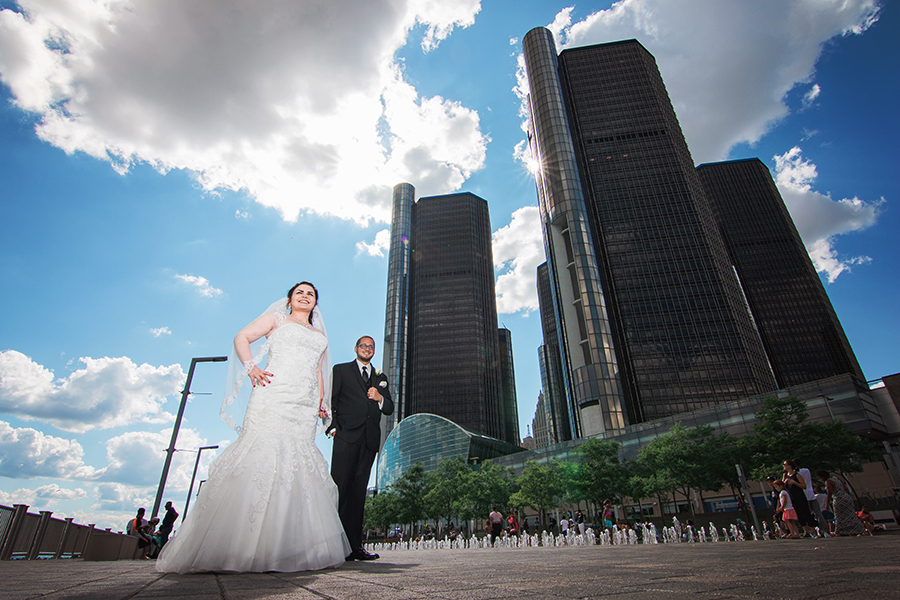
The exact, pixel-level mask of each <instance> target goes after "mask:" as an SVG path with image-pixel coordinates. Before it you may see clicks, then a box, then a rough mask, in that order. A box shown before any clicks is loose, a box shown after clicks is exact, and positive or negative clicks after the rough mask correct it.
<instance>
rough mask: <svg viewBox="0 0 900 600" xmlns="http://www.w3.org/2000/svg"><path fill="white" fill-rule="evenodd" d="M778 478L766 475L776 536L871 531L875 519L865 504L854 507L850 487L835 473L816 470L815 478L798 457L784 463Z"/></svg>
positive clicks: (827, 535) (789, 536) (855, 533)
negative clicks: (857, 510) (857, 508)
mask: <svg viewBox="0 0 900 600" xmlns="http://www.w3.org/2000/svg"><path fill="white" fill-rule="evenodd" d="M783 469H784V474H783V475H782V477H781V479H776V478H774V477H769V478H768V483H769V485H770V486H771V488H772V507H773V508H774V509H775V521H774V526H775V532H776V534H777V535H779V537H785V538H788V539H799V538H801V537H817V536H820V535H821V536H823V537H830V536H832V535H873V534H874V532H875V531H876V527H877V526H876V525H875V519H874V518H873V517H872V515H871V514H870V513H869V510H868V508H866V507H863V508H862V510H861V511H859V512H858V513H857V512H856V510H855V509H854V502H853V496H852V494H851V492H852V489H851V488H850V484H849V483H847V481H846V479H844V478H843V477H841V476H840V475H839V474H837V473H829V472H828V471H824V470H818V471H816V478H817V479H818V483H816V482H814V480H813V475H812V473H811V472H810V470H809V469H806V468H801V467H800V466H799V463H798V461H797V460H793V459H788V460H785V461H784V463H783Z"/></svg>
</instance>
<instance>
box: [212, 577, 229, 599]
mask: <svg viewBox="0 0 900 600" xmlns="http://www.w3.org/2000/svg"><path fill="white" fill-rule="evenodd" d="M213 575H215V577H216V586H217V587H218V588H219V597H220V598H226V599H227V598H228V596H226V595H225V586H224V585H222V577H221V576H220V575H219V574H218V573H213Z"/></svg>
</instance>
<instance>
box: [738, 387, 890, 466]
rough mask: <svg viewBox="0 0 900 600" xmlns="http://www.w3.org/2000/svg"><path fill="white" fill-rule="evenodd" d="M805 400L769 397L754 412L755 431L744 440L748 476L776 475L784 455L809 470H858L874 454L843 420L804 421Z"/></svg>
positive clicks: (867, 443)
mask: <svg viewBox="0 0 900 600" xmlns="http://www.w3.org/2000/svg"><path fill="white" fill-rule="evenodd" d="M808 416H809V412H808V411H807V410H806V402H804V401H803V400H801V399H800V398H798V397H796V396H791V397H790V398H776V397H769V398H766V399H765V400H764V401H763V406H762V408H760V409H759V410H758V411H757V412H756V418H757V423H756V424H755V425H754V426H753V431H754V432H755V435H754V436H752V437H749V436H748V438H749V439H747V440H746V441H745V442H744V445H745V447H746V448H747V449H748V452H749V461H748V462H749V464H750V466H751V477H753V478H754V479H765V478H766V477H768V476H770V475H771V476H775V477H778V476H780V474H781V472H782V467H781V465H782V464H783V463H784V461H785V460H786V459H797V460H798V461H799V462H800V464H801V466H806V467H808V468H810V470H812V471H815V470H816V469H826V470H835V471H842V472H843V471H850V472H855V471H861V470H862V465H863V463H865V462H867V461H868V460H870V459H872V458H873V457H875V456H877V455H878V451H877V449H876V448H875V446H874V444H873V443H872V442H870V441H868V440H865V439H862V438H860V437H859V436H858V435H857V434H855V433H853V432H852V431H850V428H849V427H847V424H846V423H844V422H843V421H832V422H830V423H820V422H807V420H806V419H807V417H808Z"/></svg>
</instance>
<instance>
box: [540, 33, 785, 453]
mask: <svg viewBox="0 0 900 600" xmlns="http://www.w3.org/2000/svg"><path fill="white" fill-rule="evenodd" d="M523 47H524V52H525V64H526V70H527V73H528V79H529V87H530V92H531V93H530V103H531V127H532V130H531V132H530V134H531V135H530V141H531V147H532V150H533V153H534V156H535V157H536V158H537V159H538V161H539V165H540V166H539V169H540V171H539V172H538V173H537V174H536V180H537V184H538V195H539V199H540V202H541V209H542V210H541V212H542V220H543V225H544V241H545V247H546V249H547V258H548V264H549V272H550V280H551V287H552V289H553V295H554V305H555V307H556V312H557V324H558V326H559V337H560V346H561V350H562V352H561V355H562V360H563V361H564V363H565V364H564V367H563V370H564V376H566V374H569V375H568V376H569V377H570V378H572V379H573V382H572V383H571V384H570V385H571V386H572V389H573V391H574V394H575V396H576V397H575V404H576V405H577V406H578V407H579V409H580V412H581V421H582V427H581V429H580V431H579V432H578V434H579V435H580V436H585V435H591V434H593V433H599V432H600V431H603V430H605V429H610V428H616V427H621V426H622V425H621V423H622V420H623V419H621V418H619V419H618V420H617V419H616V414H617V412H624V413H625V417H626V418H627V420H628V421H630V422H641V421H646V420H651V419H655V418H659V417H664V416H668V415H672V414H676V413H680V412H685V411H689V410H694V409H697V408H701V407H705V406H711V405H714V404H718V403H721V402H727V401H730V400H737V399H741V398H746V397H748V396H753V395H756V394H760V393H764V392H766V391H770V390H774V389H775V387H776V386H775V380H774V378H773V376H772V373H771V370H770V369H769V366H768V362H767V360H766V355H765V351H764V349H763V346H762V343H761V341H760V338H759V335H758V334H757V332H756V329H755V328H754V325H753V322H752V319H751V316H750V313H749V311H748V309H747V306H746V303H745V302H744V299H743V295H742V293H741V289H740V287H739V285H738V281H737V278H736V276H735V273H734V269H733V267H732V265H731V262H730V259H729V256H728V252H727V251H726V248H725V244H724V242H723V240H722V237H721V235H720V233H719V230H718V227H717V225H716V222H715V219H714V216H713V213H712V210H711V208H710V206H709V203H708V201H707V199H706V196H705V194H704V191H703V188H702V186H701V185H700V180H699V177H698V176H697V172H696V170H695V169H694V165H693V162H692V160H691V156H690V152H689V151H688V148H687V145H686V143H685V141H684V136H683V135H682V133H681V128H680V126H679V124H678V120H677V118H676V116H675V112H674V110H673V108H672V105H671V102H670V101H669V97H668V94H667V92H666V88H665V85H664V84H663V81H662V77H661V76H660V74H659V70H658V69H657V67H656V61H655V60H654V58H653V56H652V55H651V54H650V53H649V52H647V50H646V49H644V47H643V46H641V45H640V44H639V43H638V42H637V41H635V40H629V41H623V42H614V43H610V44H600V45H596V46H589V47H584V48H574V49H569V50H565V51H564V52H562V53H561V54H560V55H559V57H557V55H556V49H555V45H554V42H553V38H552V34H551V33H550V32H549V31H548V30H546V29H544V28H538V29H535V30H532V31H530V32H529V33H528V34H527V35H526V36H525V39H524V42H523ZM578 296H581V302H580V304H579V303H577V302H576V303H575V304H576V306H575V308H576V310H572V309H570V308H569V307H568V305H569V304H570V303H571V300H569V298H572V297H575V298H577V297H578ZM585 296H587V298H585ZM579 308H581V309H582V310H577V309H579ZM592 321H593V322H594V323H596V325H597V326H599V329H596V331H598V332H600V333H601V334H602V336H601V338H602V340H603V341H602V343H598V344H593V343H592V341H591V339H592V335H591V330H592V326H591V325H590V323H591V322H592ZM585 329H586V330H587V334H588V335H587V336H584V335H582V334H581V333H579V332H583V331H584V330H585ZM573 338H580V339H578V340H577V343H576V344H573V343H572V341H573ZM594 345H595V346H596V347H597V349H598V350H599V351H600V352H599V353H598V354H599V355H595V353H594V352H591V355H590V356H587V354H586V353H585V361H584V362H587V360H588V359H590V360H591V361H592V363H591V364H597V363H598V362H599V363H600V364H605V365H607V366H608V367H609V368H608V369H606V368H603V369H600V370H601V371H602V372H603V373H606V372H607V371H609V373H610V375H613V374H614V375H615V381H616V382H617V383H618V384H619V387H618V390H616V389H615V388H614V386H612V385H610V386H608V387H607V388H606V397H605V398H604V393H603V390H602V388H601V389H600V390H598V394H597V395H598V396H599V397H598V398H597V400H598V401H599V402H597V404H598V405H599V407H600V408H601V412H602V413H603V427H598V425H597V420H596V419H594V418H593V417H591V418H587V417H589V416H590V415H589V414H588V412H589V410H590V406H591V405H590V397H588V396H586V395H585V394H584V393H583V392H579V390H578V389H577V384H578V380H579V378H578V375H577V371H578V370H579V368H580V365H579V360H578V359H577V352H576V351H575V348H573V346H574V347H577V346H580V347H581V348H582V349H583V348H585V346H594ZM613 367H614V368H615V373H613ZM607 381H608V382H609V383H610V384H611V383H612V381H609V380H608V379H607ZM598 383H601V384H602V383H603V381H602V378H601V381H598ZM610 417H612V418H610ZM617 423H619V424H618V425H617Z"/></svg>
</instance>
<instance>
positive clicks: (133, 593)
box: [122, 573, 166, 600]
mask: <svg viewBox="0 0 900 600" xmlns="http://www.w3.org/2000/svg"><path fill="white" fill-rule="evenodd" d="M165 576H166V575H165V573H159V574H158V575H157V576H156V577H154V578H153V581H151V582H149V583H146V584H144V585H142V586H141V587H140V588H138V589H137V590H135V591H134V592H132V593H131V594H128V595H127V596H125V597H124V598H122V600H131V598H134V597H135V596H137V595H138V594H140V593H141V592H143V591H144V590H146V589H147V588H148V587H150V586H151V585H153V584H154V583H156V582H157V581H159V580H160V579H162V578H163V577H165Z"/></svg>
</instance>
